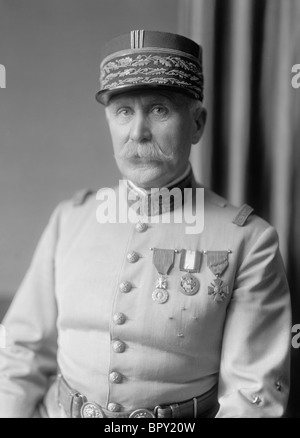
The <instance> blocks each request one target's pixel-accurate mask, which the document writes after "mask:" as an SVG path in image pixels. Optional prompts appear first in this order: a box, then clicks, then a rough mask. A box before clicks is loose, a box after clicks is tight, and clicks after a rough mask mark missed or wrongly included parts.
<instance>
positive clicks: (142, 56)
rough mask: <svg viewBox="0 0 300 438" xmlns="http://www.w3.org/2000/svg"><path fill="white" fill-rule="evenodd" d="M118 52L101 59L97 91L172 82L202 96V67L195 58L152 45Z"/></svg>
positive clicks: (169, 83)
mask: <svg viewBox="0 0 300 438" xmlns="http://www.w3.org/2000/svg"><path fill="white" fill-rule="evenodd" d="M141 52H142V53H141ZM171 52H172V53H171ZM122 54H123V56H122V55H121V56H120V54H116V53H115V54H114V57H107V58H105V59H104V61H103V62H102V64H101V77H100V83H101V91H105V90H114V89H118V88H123V87H130V86H138V85H141V86H142V85H149V86H173V87H179V88H181V89H182V90H183V91H189V92H192V94H193V95H194V96H195V98H197V99H200V100H203V74H202V68H201V65H200V63H199V61H198V60H196V61H194V59H195V58H194V59H191V58H193V57H190V56H186V54H183V52H180V51H176V50H172V51H170V49H168V50H161V49H158V50H157V51H156V50H155V49H154V48H151V50H149V48H148V49H144V50H143V49H138V50H131V51H128V50H127V51H126V54H125V53H124V52H122Z"/></svg>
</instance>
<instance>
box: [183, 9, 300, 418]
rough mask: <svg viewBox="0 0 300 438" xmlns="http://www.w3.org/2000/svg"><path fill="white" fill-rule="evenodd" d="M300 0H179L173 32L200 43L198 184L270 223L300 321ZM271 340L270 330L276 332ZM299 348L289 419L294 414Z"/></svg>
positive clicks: (298, 400)
mask: <svg viewBox="0 0 300 438" xmlns="http://www.w3.org/2000/svg"><path fill="white" fill-rule="evenodd" d="M299 23H300V0H284V1H283V0H226V1H224V0H180V1H179V13H178V32H179V33H181V34H182V35H186V36H188V37H191V38H193V39H194V40H195V41H197V42H198V43H200V44H201V45H202V47H203V62H204V79H205V106H206V108H207V110H208V120H207V126H206V131H205V134H204V136H203V138H202V140H201V144H200V145H195V146H193V150H192V153H191V162H192V165H193V169H194V172H195V175H196V177H197V179H198V180H200V181H201V182H203V183H204V184H206V185H208V186H210V187H211V188H212V189H214V190H215V191H216V192H218V193H219V194H221V195H223V196H225V197H226V198H228V199H229V201H231V202H232V203H233V204H235V205H241V204H242V203H244V202H247V203H248V204H251V205H252V206H253V207H254V208H255V210H256V212H257V213H258V214H259V215H261V216H262V217H264V218H265V219H267V220H268V221H269V222H270V223H271V224H272V225H274V226H275V227H276V229H277V231H278V234H279V239H280V249H281V253H282V255H283V259H284V262H285V265H286V269H287V273H288V279H289V283H290V287H291V294H292V307H293V324H300V269H299V268H298V264H299V260H300V231H299V229H300V176H299V171H300V123H299V122H300V89H299V90H298V89H294V88H293V87H292V85H291V79H292V72H291V70H292V66H293V65H294V64H299V63H300V26H299ZM274 336H276V333H274ZM299 367H300V350H295V349H294V350H293V351H292V385H291V395H290V403H289V415H290V416H299V417H300V380H299V378H298V377H297V374H299V373H297V368H298V369H299Z"/></svg>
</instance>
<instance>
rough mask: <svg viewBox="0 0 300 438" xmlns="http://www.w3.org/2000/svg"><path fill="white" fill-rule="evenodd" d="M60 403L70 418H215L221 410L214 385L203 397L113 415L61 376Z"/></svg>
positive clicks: (59, 380)
mask: <svg viewBox="0 0 300 438" xmlns="http://www.w3.org/2000/svg"><path fill="white" fill-rule="evenodd" d="M58 404H59V406H62V407H63V408H64V410H65V413H66V415H67V416H68V417H69V418H213V417H214V416H215V415H216V413H217V412H218V409H219V404H218V399H217V387H216V386H214V387H213V388H212V389H210V390H209V391H207V392H206V393H204V394H202V395H201V396H199V397H194V398H192V399H190V400H187V401H184V402H180V403H173V404H170V405H163V406H156V407H155V408H154V409H148V408H136V409H134V410H131V411H121V412H112V411H109V410H107V409H104V408H103V407H102V406H100V405H99V404H98V403H96V402H93V401H88V400H87V398H86V397H85V396H84V395H83V394H81V393H80V392H79V391H77V390H76V389H73V388H72V387H71V386H70V385H69V384H68V382H67V381H66V380H65V378H64V377H63V376H62V375H61V374H59V375H58Z"/></svg>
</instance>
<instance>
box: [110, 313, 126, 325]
mask: <svg viewBox="0 0 300 438" xmlns="http://www.w3.org/2000/svg"><path fill="white" fill-rule="evenodd" d="M113 320H114V323H115V324H117V325H121V324H124V322H125V321H126V316H125V315H124V313H122V312H118V313H115V314H114V316H113Z"/></svg>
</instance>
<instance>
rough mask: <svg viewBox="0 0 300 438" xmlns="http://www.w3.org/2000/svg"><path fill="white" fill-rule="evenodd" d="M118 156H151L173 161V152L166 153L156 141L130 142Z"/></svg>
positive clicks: (159, 159) (157, 159)
mask: <svg viewBox="0 0 300 438" xmlns="http://www.w3.org/2000/svg"><path fill="white" fill-rule="evenodd" d="M117 156H118V158H136V157H138V158H149V159H153V160H156V161H171V160H172V158H173V153H172V152H171V153H170V154H169V155H168V154H165V153H164V152H163V151H162V149H161V147H160V146H159V144H157V143H156V142H154V143H153V142H145V143H143V144H140V143H135V142H132V141H130V142H128V143H127V144H126V145H125V146H124V148H123V149H122V150H121V151H120V152H119V153H118V154H117Z"/></svg>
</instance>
